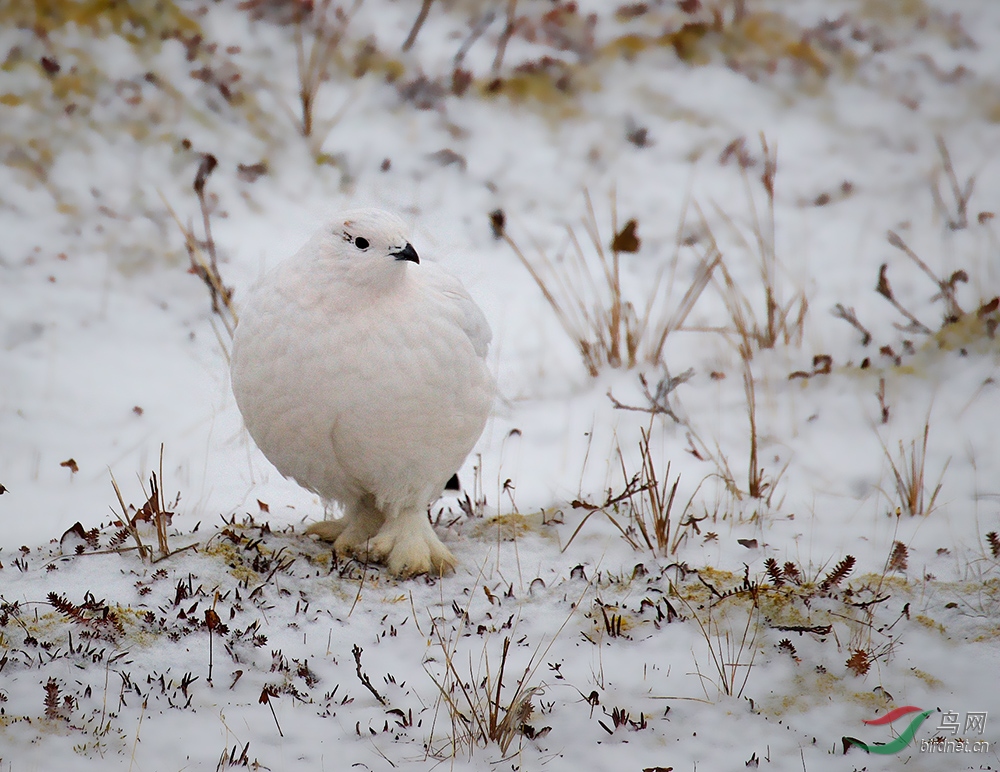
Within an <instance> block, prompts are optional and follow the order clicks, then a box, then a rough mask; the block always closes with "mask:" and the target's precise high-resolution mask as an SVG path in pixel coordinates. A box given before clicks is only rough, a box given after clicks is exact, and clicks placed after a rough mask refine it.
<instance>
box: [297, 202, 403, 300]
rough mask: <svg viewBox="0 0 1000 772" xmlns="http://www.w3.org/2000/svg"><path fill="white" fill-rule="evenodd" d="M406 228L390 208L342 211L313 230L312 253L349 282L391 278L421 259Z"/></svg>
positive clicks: (376, 281) (386, 280)
mask: <svg viewBox="0 0 1000 772" xmlns="http://www.w3.org/2000/svg"><path fill="white" fill-rule="evenodd" d="M406 231H407V228H406V224H405V223H404V222H403V221H402V220H401V219H400V218H399V217H397V216H396V215H394V214H392V213H391V212H385V211H382V210H380V209H355V210H352V211H348V212H341V213H340V214H338V215H335V216H334V217H332V218H330V219H329V220H328V221H327V222H326V224H325V225H324V226H323V228H322V229H321V230H320V232H319V233H317V234H316V236H315V239H314V242H313V244H314V246H315V248H316V250H315V253H314V254H315V257H316V258H318V259H319V260H320V261H321V262H322V263H325V264H326V267H327V268H332V269H333V270H334V271H335V272H336V274H338V275H339V276H340V277H341V279H346V280H348V281H350V282H351V283H356V284H362V285H364V284H380V283H384V282H391V281H393V280H394V279H396V278H399V277H401V276H402V274H403V272H404V270H405V266H406V264H407V263H419V262H420V258H419V257H418V256H417V251H416V250H415V249H414V248H413V246H412V245H411V244H410V241H409V239H408V238H407V235H406Z"/></svg>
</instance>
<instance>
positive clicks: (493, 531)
mask: <svg viewBox="0 0 1000 772" xmlns="http://www.w3.org/2000/svg"><path fill="white" fill-rule="evenodd" d="M544 522H545V513H544V512H534V513H532V514H530V515H522V514H518V513H512V514H507V515H497V516H496V517H491V518H490V519H489V520H485V521H483V522H481V523H477V524H476V525H475V526H474V527H473V529H472V536H473V537H474V538H477V539H489V540H491V541H495V540H496V539H497V538H498V537H499V539H500V540H501V541H513V540H515V539H517V538H519V537H521V536H524V534H526V533H530V532H536V533H537V532H539V531H540V529H541V526H542V525H543V524H544Z"/></svg>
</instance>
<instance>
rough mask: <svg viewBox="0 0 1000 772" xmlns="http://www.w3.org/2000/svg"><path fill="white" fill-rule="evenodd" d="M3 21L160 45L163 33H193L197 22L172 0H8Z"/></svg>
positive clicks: (1, 15) (1, 16)
mask: <svg viewBox="0 0 1000 772" xmlns="http://www.w3.org/2000/svg"><path fill="white" fill-rule="evenodd" d="M0 24H5V25H10V26H14V27H18V28H21V29H35V30H39V31H40V32H42V33H45V34H48V33H51V32H54V31H56V30H59V29H62V28H63V27H66V26H69V25H75V26H77V27H79V28H80V29H86V30H89V31H91V32H93V33H94V34H96V35H101V36H104V35H111V34H115V35H121V36H122V37H124V38H125V39H126V40H128V41H130V42H132V43H137V42H150V43H153V44H154V45H159V43H160V41H161V40H162V39H163V35H162V33H164V32H183V33H189V34H194V33H197V32H198V31H199V27H198V25H197V24H196V23H195V22H194V21H192V20H191V19H190V18H189V17H188V16H187V15H186V14H185V13H183V12H182V11H181V10H180V9H179V8H178V7H177V5H175V4H174V3H173V2H171V1H170V0H132V1H131V2H127V3H124V2H119V0H6V2H4V3H3V4H0Z"/></svg>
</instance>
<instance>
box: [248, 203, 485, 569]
mask: <svg viewBox="0 0 1000 772" xmlns="http://www.w3.org/2000/svg"><path fill="white" fill-rule="evenodd" d="M358 243H363V244H365V245H366V246H365V248H364V249H361V248H359V247H358V246H357V245H358ZM393 250H396V251H393ZM406 250H408V251H406ZM400 255H403V256H400ZM489 341H490V331H489V326H488V324H487V322H486V319H485V318H484V316H483V314H482V312H481V311H480V310H479V308H478V307H477V306H476V304H475V302H474V301H473V300H472V298H471V297H470V296H469V295H468V293H467V292H466V291H465V289H464V288H463V287H462V285H461V283H460V282H459V281H458V280H457V279H455V278H454V277H452V276H450V275H449V274H447V273H445V272H443V271H442V270H440V269H439V268H437V266H434V265H432V264H419V263H417V257H416V253H415V251H414V250H413V248H412V247H411V246H410V245H409V242H408V241H407V240H406V238H405V235H404V231H403V226H402V223H401V222H400V221H399V220H398V219H397V218H395V217H394V216H392V215H389V214H387V213H384V212H377V211H374V210H361V211H359V212H349V213H345V214H344V215H341V216H339V217H337V218H334V219H333V220H332V221H331V223H330V224H328V225H327V226H324V228H323V229H322V230H321V231H320V232H319V233H317V234H316V235H315V236H314V237H313V238H312V239H311V240H310V241H309V242H308V243H307V244H306V245H305V246H304V247H303V248H302V249H301V250H300V251H299V252H298V253H297V254H296V255H294V256H293V257H291V258H289V259H288V260H286V261H285V262H284V263H282V264H281V265H279V266H278V267H277V268H275V269H273V270H272V271H271V272H270V273H268V274H267V275H266V276H265V277H264V279H263V280H262V282H261V283H260V285H259V286H258V287H257V288H256V289H255V290H254V291H253V293H252V294H251V295H250V297H249V299H248V301H247V303H246V306H245V307H244V309H243V310H242V312H241V315H240V322H239V325H238V326H237V329H236V336H235V340H234V343H233V357H232V381H233V392H234V394H235V396H236V401H237V404H238V405H239V408H240V411H241V412H242V414H243V417H244V421H245V423H246V426H247V429H248V430H249V432H250V435H251V436H252V437H253V438H254V440H255V441H256V443H257V445H258V447H259V448H260V449H261V451H263V453H264V455H265V456H267V458H268V459H269V460H270V461H271V462H272V463H273V464H274V465H275V466H276V467H277V469H278V470H279V471H280V472H281V473H282V474H283V475H285V476H287V477H291V478H293V479H295V480H296V481H297V482H298V483H299V484H300V485H302V486H304V487H306V488H308V489H310V490H312V491H315V492H316V493H317V494H319V495H320V496H321V497H322V498H324V499H325V500H329V501H335V502H338V503H340V504H341V505H342V506H343V508H344V512H345V517H344V518H343V520H340V521H327V522H324V523H319V524H317V525H316V526H314V527H313V528H312V529H311V530H312V531H313V532H315V533H318V534H319V535H320V536H323V537H325V538H330V539H331V540H335V547H336V549H337V551H338V552H340V553H343V554H360V553H364V554H365V555H367V556H370V557H372V558H374V559H377V560H385V561H387V562H388V563H389V567H390V569H391V570H393V571H394V572H395V573H398V574H402V575H410V574H416V573H423V572H425V571H428V570H436V571H438V572H439V573H443V572H445V571H447V570H449V569H450V568H451V567H452V566H453V565H454V558H452V557H451V555H450V553H449V552H448V550H447V549H446V548H444V546H443V545H441V544H440V542H439V541H438V539H437V537H436V535H435V534H434V533H433V531H432V530H431V529H430V525H429V523H428V522H427V517H426V507H427V505H428V503H429V502H431V501H432V500H434V499H435V498H436V497H437V496H438V495H439V494H440V493H441V491H442V489H443V488H444V486H445V484H446V482H447V481H448V479H449V478H450V477H451V476H452V474H454V473H455V472H456V471H457V470H458V468H459V467H460V466H461V465H462V463H463V462H464V460H465V458H466V456H467V455H468V454H469V452H470V451H471V450H472V448H473V446H474V445H475V443H476V441H477V440H478V439H479V436H480V434H481V433H482V430H483V427H484V425H485V423H486V419H487V417H488V415H489V412H490V409H491V406H492V402H493V395H494V384H493V379H492V376H491V375H490V372H489V370H488V368H487V367H486V364H485V361H484V359H485V356H486V352H487V348H488V346H489Z"/></svg>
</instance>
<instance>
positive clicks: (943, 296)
mask: <svg viewBox="0 0 1000 772" xmlns="http://www.w3.org/2000/svg"><path fill="white" fill-rule="evenodd" d="M888 240H889V243H890V244H891V245H892V246H894V247H895V248H896V249H898V250H900V251H901V252H902V253H903V254H905V255H906V256H907V257H908V258H910V259H911V260H912V261H913V262H914V263H916V264H917V266H919V268H920V270H922V271H923V272H924V273H925V274H926V275H927V276H928V277H929V278H930V280H931V281H932V282H934V283H935V284H936V285H937V286H938V290H939V293H938V294H937V295H935V296H934V297H933V298H931V300H943V301H944V302H945V308H946V312H945V324H948V323H949V322H953V321H955V320H957V319H959V318H960V317H962V316H965V311H964V310H962V307H961V306H960V305H959V304H958V299H957V298H956V297H955V288H956V286H957V285H958V284H959V283H965V282H968V281H969V275H968V274H967V273H966V272H965V271H962V270H958V271H955V272H954V273H952V275H951V276H949V277H948V278H947V279H942V278H940V277H939V276H937V275H936V274H935V273H934V272H933V271H932V270H931V269H930V267H929V266H928V265H927V263H925V262H924V261H923V260H921V259H920V257H919V256H918V255H917V253H916V252H914V251H913V250H912V249H910V248H909V247H908V246H907V244H906V242H905V241H903V239H901V238H900V237H899V234H897V233H896V232H895V231H889V234H888ZM880 283H881V279H880Z"/></svg>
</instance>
